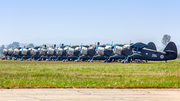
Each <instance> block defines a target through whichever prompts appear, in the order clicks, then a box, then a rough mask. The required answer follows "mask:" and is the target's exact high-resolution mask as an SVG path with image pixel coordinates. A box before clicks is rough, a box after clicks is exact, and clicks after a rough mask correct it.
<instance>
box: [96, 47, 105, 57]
mask: <svg viewBox="0 0 180 101" xmlns="http://www.w3.org/2000/svg"><path fill="white" fill-rule="evenodd" d="M97 54H98V55H104V48H103V47H98V49H97Z"/></svg>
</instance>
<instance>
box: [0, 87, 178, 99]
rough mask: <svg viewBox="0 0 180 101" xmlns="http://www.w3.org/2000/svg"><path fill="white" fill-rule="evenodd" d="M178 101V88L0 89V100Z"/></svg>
mask: <svg viewBox="0 0 180 101" xmlns="http://www.w3.org/2000/svg"><path fill="white" fill-rule="evenodd" d="M114 100H115V101H180V89H75V88H72V89H0V101H114Z"/></svg>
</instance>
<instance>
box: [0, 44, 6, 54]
mask: <svg viewBox="0 0 180 101" xmlns="http://www.w3.org/2000/svg"><path fill="white" fill-rule="evenodd" d="M4 48H5V47H4V45H2V46H1V47H0V54H2V51H3V49H4Z"/></svg>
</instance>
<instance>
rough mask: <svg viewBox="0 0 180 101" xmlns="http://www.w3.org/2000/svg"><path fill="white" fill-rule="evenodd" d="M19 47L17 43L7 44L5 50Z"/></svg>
mask: <svg viewBox="0 0 180 101" xmlns="http://www.w3.org/2000/svg"><path fill="white" fill-rule="evenodd" d="M18 47H19V42H13V43H12V44H9V45H8V46H7V49H9V48H18Z"/></svg>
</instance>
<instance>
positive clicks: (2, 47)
mask: <svg viewBox="0 0 180 101" xmlns="http://www.w3.org/2000/svg"><path fill="white" fill-rule="evenodd" d="M18 47H20V44H19V42H13V43H10V44H9V45H8V46H7V47H5V46H4V45H2V46H1V47H0V54H2V50H3V49H9V48H18ZM25 47H34V44H33V43H30V44H28V45H27V46H25Z"/></svg>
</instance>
